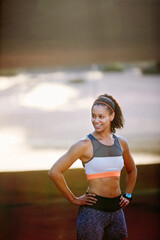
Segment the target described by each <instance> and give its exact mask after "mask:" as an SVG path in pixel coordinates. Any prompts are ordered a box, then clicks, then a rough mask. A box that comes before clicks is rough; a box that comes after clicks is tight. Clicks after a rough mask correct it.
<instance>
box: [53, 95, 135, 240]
mask: <svg viewBox="0 0 160 240" xmlns="http://www.w3.org/2000/svg"><path fill="white" fill-rule="evenodd" d="M92 124H93V127H94V131H93V133H92V134H89V135H88V136H87V137H85V138H84V139H82V140H80V141H78V142H77V143H75V144H74V145H73V146H71V148H70V149H69V151H68V152H67V153H65V154H64V155H63V156H62V157H61V158H60V159H59V160H58V161H57V162H56V163H55V164H54V165H53V167H52V168H51V170H50V171H49V176H50V177H51V179H52V180H53V182H54V183H55V185H56V186H57V188H58V189H59V190H60V191H61V193H62V194H63V195H64V197H65V198H67V199H68V200H69V201H70V202H71V203H72V204H74V205H77V206H80V208H79V213H78V219H77V239H78V240H102V239H103V240H104V239H107V240H110V239H117V240H122V239H127V228H126V223H125V218H124V213H123V210H122V209H123V208H124V207H126V206H127V205H128V204H129V203H130V201H131V194H132V191H133V188H134V185H135V181H136V175H137V170H136V166H135V163H134V161H133V158H132V156H131V154H130V152H129V147H128V144H127V142H126V140H125V139H124V138H123V137H121V136H116V135H115V134H114V133H115V131H116V128H122V127H123V115H122V112H121V108H120V106H119V104H118V103H117V101H116V100H115V99H114V98H113V97H112V96H110V95H108V94H104V95H100V96H99V97H98V98H97V99H96V100H95V102H94V103H93V106H92ZM77 159H80V160H81V161H82V164H83V166H84V169H85V172H86V177H87V180H88V190H87V192H86V193H85V194H84V195H83V196H81V197H76V196H75V195H74V194H73V193H72V192H71V190H70V189H69V188H68V186H67V184H66V182H65V179H64V177H63V172H64V171H66V170H67V169H68V168H69V167H70V166H71V165H72V164H73V163H74V162H75V161H76V160H77ZM123 165H124V166H125V168H126V172H127V174H126V187H125V194H124V195H122V194H121V190H120V172H121V169H122V168H123Z"/></svg>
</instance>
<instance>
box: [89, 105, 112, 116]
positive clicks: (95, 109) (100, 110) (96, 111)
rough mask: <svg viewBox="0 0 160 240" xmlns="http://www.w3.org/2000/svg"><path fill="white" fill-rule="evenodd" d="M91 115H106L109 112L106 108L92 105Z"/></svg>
mask: <svg viewBox="0 0 160 240" xmlns="http://www.w3.org/2000/svg"><path fill="white" fill-rule="evenodd" d="M92 113H94V114H108V113H109V111H108V109H107V107H106V106H102V105H94V106H93V107H92Z"/></svg>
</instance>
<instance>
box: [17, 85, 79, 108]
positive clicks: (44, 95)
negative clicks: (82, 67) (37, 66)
mask: <svg viewBox="0 0 160 240" xmlns="http://www.w3.org/2000/svg"><path fill="white" fill-rule="evenodd" d="M77 96H78V91H77V90H75V89H73V88H71V87H68V86H65V85H63V84H55V83H52V84H51V83H41V84H39V85H38V86H37V87H36V88H34V89H33V90H32V91H31V92H30V93H28V94H27V95H23V96H21V100H20V101H21V105H23V106H26V107H32V108H39V109H43V110H46V111H52V110H56V109H58V108H59V107H61V106H63V105H64V104H65V103H67V102H68V101H69V100H70V99H71V98H74V97H77Z"/></svg>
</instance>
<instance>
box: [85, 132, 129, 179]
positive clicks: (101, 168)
mask: <svg viewBox="0 0 160 240" xmlns="http://www.w3.org/2000/svg"><path fill="white" fill-rule="evenodd" d="M113 136H114V139H115V141H114V144H113V145H111V146H107V145H104V144H102V143H100V142H99V141H98V140H97V139H96V138H95V137H94V136H93V135H92V134H89V135H88V137H89V139H90V140H91V142H92V146H93V157H92V158H91V159H90V160H89V161H88V162H86V163H84V169H85V173H86V177H87V179H88V180H90V179H97V178H105V177H115V176H116V177H117V176H118V177H119V176H120V173H121V170H122V168H123V165H124V161H123V157H122V149H121V146H120V144H119V141H118V138H117V136H116V135H114V134H113Z"/></svg>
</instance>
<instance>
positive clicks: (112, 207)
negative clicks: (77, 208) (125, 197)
mask: <svg viewBox="0 0 160 240" xmlns="http://www.w3.org/2000/svg"><path fill="white" fill-rule="evenodd" d="M120 197H121V195H119V196H118V197H115V198H107V197H101V196H98V195H95V198H96V199H97V202H96V203H94V204H93V205H85V207H89V208H93V209H96V210H100V211H105V212H115V211H117V210H119V209H120V208H121V207H120V205H119V202H120Z"/></svg>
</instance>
